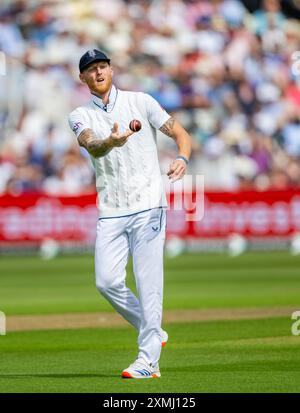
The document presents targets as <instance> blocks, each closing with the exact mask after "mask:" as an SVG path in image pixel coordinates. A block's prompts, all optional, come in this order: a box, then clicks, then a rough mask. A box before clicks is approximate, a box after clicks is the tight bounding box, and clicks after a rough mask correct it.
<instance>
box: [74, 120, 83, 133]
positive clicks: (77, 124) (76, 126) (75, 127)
mask: <svg viewBox="0 0 300 413" xmlns="http://www.w3.org/2000/svg"><path fill="white" fill-rule="evenodd" d="M80 126H82V123H81V122H77V123H75V124H74V126H73V132H77V131H78V129H79V128H80Z"/></svg>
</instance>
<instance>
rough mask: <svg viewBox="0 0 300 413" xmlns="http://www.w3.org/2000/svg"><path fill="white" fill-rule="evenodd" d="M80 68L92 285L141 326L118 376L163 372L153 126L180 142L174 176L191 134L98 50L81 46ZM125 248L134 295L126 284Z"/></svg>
mask: <svg viewBox="0 0 300 413" xmlns="http://www.w3.org/2000/svg"><path fill="white" fill-rule="evenodd" d="M79 70H80V75H79V77H80V79H81V81H82V82H83V83H85V84H86V85H87V86H88V88H89V90H90V92H91V100H90V102H89V103H87V104H86V105H84V106H80V107H78V108H77V109H75V110H74V111H73V112H71V114H70V115H69V123H70V127H71V128H72V130H73V131H74V132H75V134H76V136H77V139H78V142H79V145H80V146H82V147H84V148H85V149H86V150H87V151H88V152H89V154H90V157H91V160H92V163H93V165H94V168H95V174H96V187H97V192H98V200H99V204H98V205H99V220H98V224H97V237H96V246H95V273H96V286H97V288H98V290H99V291H100V292H101V294H102V295H103V296H104V297H105V298H106V299H107V300H108V301H109V302H110V303H111V305H112V306H113V307H114V308H115V309H116V310H117V312H118V313H120V314H121V315H122V316H123V317H124V318H125V319H126V320H127V321H128V322H129V323H130V324H132V326H133V327H135V329H136V330H137V332H138V347H139V351H138V356H137V359H136V360H135V362H134V363H133V364H131V365H130V366H129V367H128V368H127V369H125V370H123V372H122V377H124V378H151V377H160V376H161V374H160V370H159V365H158V361H159V358H160V353H161V348H162V345H164V344H165V343H166V341H167V339H168V335H167V333H166V332H165V331H163V330H162V329H161V322H162V303H163V247H164V240H165V229H166V207H167V202H166V197H165V193H164V188H163V182H162V179H161V172H160V168H159V163H158V156H157V148H156V130H157V129H159V130H161V131H162V132H164V133H165V134H166V135H168V136H170V137H171V138H173V139H174V140H175V142H176V143H177V146H178V150H179V154H178V157H177V158H176V159H175V160H174V161H173V162H172V164H171V166H170V170H169V171H168V173H167V174H168V176H169V178H170V179H171V180H172V181H175V180H177V179H180V178H182V177H183V175H184V174H185V172H186V167H187V163H188V159H189V157H190V154H191V138H190V136H189V135H188V133H187V132H186V131H185V130H184V129H183V128H182V126H181V125H180V124H179V123H178V122H177V121H175V120H174V119H173V118H172V117H171V116H170V115H169V114H168V113H167V112H166V111H165V110H164V109H163V108H162V107H161V106H160V105H159V104H158V103H157V102H156V100H154V99H153V98H152V97H151V96H150V95H147V94H145V93H140V92H127V91H122V90H119V89H117V88H116V87H115V86H114V85H113V83H112V79H113V69H112V67H111V65H110V59H109V58H108V57H107V56H106V55H105V54H104V53H103V52H101V51H99V50H96V49H93V50H90V51H88V52H86V53H85V54H84V55H83V56H82V57H81V59H80V62H79ZM133 119H137V120H139V121H140V122H141V124H142V128H141V130H140V131H138V132H132V131H131V130H129V129H128V125H129V123H130V121H131V120H133ZM133 134H134V136H132V137H131V138H130V136H131V135H133ZM129 138H130V139H129ZM129 254H131V255H132V259H133V270H134V276H135V281H136V287H137V293H138V298H137V297H136V296H135V295H134V294H133V292H132V291H131V290H130V289H129V288H127V287H126V284H125V278H126V265H127V260H128V256H129Z"/></svg>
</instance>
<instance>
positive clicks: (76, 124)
mask: <svg viewBox="0 0 300 413" xmlns="http://www.w3.org/2000/svg"><path fill="white" fill-rule="evenodd" d="M68 120H69V125H70V128H71V129H72V131H73V132H74V133H75V135H76V137H77V138H78V136H79V135H80V134H81V132H82V131H83V130H84V129H87V128H90V126H89V124H88V122H87V121H86V119H85V116H84V114H83V113H82V111H79V110H78V109H75V110H73V112H71V113H70V115H69V119H68Z"/></svg>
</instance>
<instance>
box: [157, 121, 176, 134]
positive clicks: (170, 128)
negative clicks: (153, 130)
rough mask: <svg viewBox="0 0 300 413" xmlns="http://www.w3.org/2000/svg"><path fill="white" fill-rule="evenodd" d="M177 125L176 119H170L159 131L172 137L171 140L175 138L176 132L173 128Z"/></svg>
mask: <svg viewBox="0 0 300 413" xmlns="http://www.w3.org/2000/svg"><path fill="white" fill-rule="evenodd" d="M174 123H175V119H174V118H172V117H170V118H169V119H168V120H167V122H166V123H164V124H163V125H162V126H161V127H160V128H159V130H160V131H161V132H162V133H164V134H165V135H167V136H170V138H174V131H173V126H174Z"/></svg>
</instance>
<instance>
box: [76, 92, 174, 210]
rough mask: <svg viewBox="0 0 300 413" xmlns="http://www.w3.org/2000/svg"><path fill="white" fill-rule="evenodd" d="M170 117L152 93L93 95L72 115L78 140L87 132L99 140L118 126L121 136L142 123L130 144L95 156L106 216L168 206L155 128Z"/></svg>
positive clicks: (98, 191)
mask: <svg viewBox="0 0 300 413" xmlns="http://www.w3.org/2000/svg"><path fill="white" fill-rule="evenodd" d="M169 118H170V115H169V114H168V113H167V112H166V111H165V110H164V109H163V108H162V107H161V106H160V105H159V103H158V102H157V101H156V100H155V99H153V98H152V97H151V96H150V95H148V94H146V93H141V92H127V91H122V90H119V89H116V88H115V87H114V86H113V87H112V89H111V93H110V97H109V103H108V104H107V105H106V106H105V105H104V104H103V102H102V100H101V99H100V98H99V97H97V96H95V95H92V98H91V101H90V102H89V103H88V104H86V105H84V106H79V107H78V108H77V109H75V110H74V111H73V112H71V113H70V115H69V124H70V127H71V129H72V130H73V131H74V133H75V134H76V136H77V137H78V136H79V135H80V133H81V132H82V131H83V130H84V129H87V128H90V129H92V130H93V131H94V133H95V135H96V136H97V137H98V138H99V139H106V138H108V137H109V135H110V134H111V129H112V127H113V124H114V122H117V123H118V125H119V131H120V133H124V132H125V130H126V129H129V123H130V121H131V120H133V119H138V120H139V121H140V122H141V123H142V129H141V130H140V131H139V132H135V133H134V134H133V135H132V136H130V137H129V139H128V141H127V142H126V143H125V145H123V146H121V147H118V148H113V149H112V150H111V151H110V152H109V153H108V154H107V155H105V156H103V157H101V158H94V157H93V156H91V155H90V157H91V160H92V163H93V165H94V168H95V174H96V188H97V193H98V208H99V211H100V214H99V216H100V217H101V218H109V217H118V216H125V215H130V214H134V213H137V212H141V211H145V210H147V209H151V208H157V207H166V206H167V201H166V196H165V190H164V187H163V182H162V178H161V171H160V168H159V163H158V156H157V147H156V130H157V129H159V128H160V127H161V126H162V125H163V124H164V123H165V122H166V121H167V120H168V119H169Z"/></svg>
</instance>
